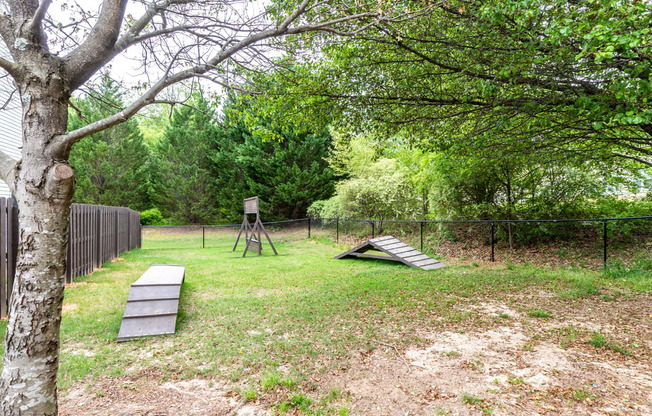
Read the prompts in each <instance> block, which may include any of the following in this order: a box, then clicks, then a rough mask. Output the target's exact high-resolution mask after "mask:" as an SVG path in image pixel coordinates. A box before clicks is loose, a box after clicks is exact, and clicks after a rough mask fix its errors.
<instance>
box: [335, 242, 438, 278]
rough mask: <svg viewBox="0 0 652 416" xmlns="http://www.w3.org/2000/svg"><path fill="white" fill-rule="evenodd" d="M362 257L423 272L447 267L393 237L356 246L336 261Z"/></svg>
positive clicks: (337, 257)
mask: <svg viewBox="0 0 652 416" xmlns="http://www.w3.org/2000/svg"><path fill="white" fill-rule="evenodd" d="M370 252H371V253H370ZM373 252H376V253H378V252H379V254H373ZM380 253H383V254H380ZM360 257H362V258H367V259H377V260H390V261H397V262H400V263H403V264H405V265H408V266H410V267H418V268H420V269H423V270H432V269H441V268H442V267H446V265H445V264H444V263H440V262H438V261H437V260H435V259H433V258H432V257H430V256H428V255H426V254H423V253H422V252H420V251H419V250H416V249H414V248H413V247H410V246H408V245H407V244H405V243H403V242H402V241H400V240H399V239H397V238H396V237H393V236H391V235H388V236H386V237H378V238H374V239H371V240H367V241H365V242H364V243H362V244H360V245H359V246H356V247H354V248H352V249H351V250H349V251H346V252H344V253H342V254H340V255H338V256H335V258H336V259H351V258H360Z"/></svg>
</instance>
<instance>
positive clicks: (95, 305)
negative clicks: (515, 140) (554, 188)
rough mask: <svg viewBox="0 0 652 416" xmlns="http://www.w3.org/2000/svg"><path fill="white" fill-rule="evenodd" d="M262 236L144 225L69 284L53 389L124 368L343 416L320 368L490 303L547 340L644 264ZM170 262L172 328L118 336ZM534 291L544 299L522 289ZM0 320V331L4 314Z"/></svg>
mask: <svg viewBox="0 0 652 416" xmlns="http://www.w3.org/2000/svg"><path fill="white" fill-rule="evenodd" d="M273 239H274V243H275V245H276V248H277V250H278V252H279V254H280V255H279V256H273V255H270V253H271V250H270V249H269V248H268V246H266V245H265V246H264V249H263V253H264V255H263V256H262V257H257V256H251V257H247V258H245V259H243V258H242V257H240V255H241V252H242V251H241V247H239V248H238V250H237V252H235V253H234V252H232V251H231V249H232V246H233V242H234V235H233V234H232V233H224V234H220V233H215V234H211V235H210V238H209V239H208V247H207V248H201V247H200V245H201V237H199V238H198V237H197V234H187V233H175V232H159V231H150V232H148V233H147V234H146V235H145V238H144V240H143V248H142V249H138V250H134V251H132V252H130V253H125V254H124V255H123V257H122V258H121V259H116V260H115V261H113V262H111V263H108V264H106V265H105V266H104V267H103V269H102V270H99V271H96V272H94V273H93V274H92V275H90V276H87V277H85V278H82V279H80V280H79V282H78V283H75V284H73V285H71V286H69V287H67V288H66V292H65V301H64V312H63V321H62V329H61V336H62V345H61V367H60V374H59V385H60V388H61V389H62V395H65V394H66V392H67V391H68V390H69V389H70V388H71V387H72V386H79V385H85V386H86V387H85V389H86V391H90V392H91V393H93V394H95V395H96V397H98V398H99V397H102V396H103V395H104V394H105V392H103V391H101V387H96V386H100V382H101V381H102V380H106V379H119V378H120V377H126V376H133V375H138V376H139V377H141V376H142V377H144V378H147V377H150V378H154V379H156V380H157V382H159V383H163V382H166V381H175V380H191V379H207V380H221V381H224V382H225V383H227V384H229V385H230V386H232V387H231V388H232V389H233V391H235V392H237V393H238V394H239V396H238V397H239V399H241V400H244V401H247V400H248V401H250V402H258V403H261V405H262V406H264V407H265V406H266V407H268V408H272V409H274V410H275V411H276V412H280V413H283V412H285V411H293V412H299V413H311V412H312V413H315V414H321V413H323V414H328V413H335V414H337V413H339V414H347V413H348V412H349V407H351V404H350V402H351V400H352V399H351V398H348V399H347V398H346V397H345V396H346V395H345V394H344V393H343V392H341V391H339V390H337V389H335V390H332V389H331V390H328V389H329V388H330V387H328V386H320V385H319V380H320V375H322V376H326V375H328V374H334V373H336V372H338V371H339V372H341V371H347V369H351V368H352V367H354V366H356V365H358V363H359V361H360V357H361V356H362V357H366V356H368V355H369V354H372V353H374V352H375V351H377V350H379V349H381V348H382V349H383V350H384V349H385V347H386V346H387V345H389V346H391V348H394V350H392V349H388V350H387V354H388V356H389V357H393V355H392V354H395V353H396V354H398V353H402V352H403V351H405V350H406V349H407V348H419V347H426V346H427V345H428V344H429V343H431V341H432V339H431V338H430V337H428V336H427V335H426V332H424V329H433V330H435V329H436V330H437V331H448V332H447V333H464V332H465V331H467V332H468V331H480V330H486V329H490V328H493V327H495V326H496V325H499V324H500V325H503V323H504V322H506V321H509V319H510V316H509V314H506V313H499V314H492V313H488V312H487V311H486V310H484V311H483V310H481V309H474V306H473V305H476V304H479V303H482V302H485V301H487V300H489V299H498V300H500V301H501V302H503V304H505V305H509V307H510V308H512V309H511V310H514V311H515V312H514V314H521V313H522V315H523V317H524V318H523V322H526V321H527V322H529V323H532V325H530V326H527V327H526V329H525V330H524V331H525V333H527V334H530V335H532V336H533V337H534V339H535V340H536V339H541V338H537V337H540V336H543V335H545V334H543V333H540V332H537V331H539V329H538V328H537V322H543V321H546V322H548V321H550V320H561V318H562V316H563V317H564V320H566V319H567V316H570V315H567V314H569V313H572V311H571V310H570V309H568V307H569V305H585V304H586V303H587V302H589V303H595V304H604V305H606V307H607V308H608V307H609V305H610V304H614V303H616V301H617V300H619V299H631V298H632V297H636V296H639V295H638V294H639V293H643V296H647V295H645V293H646V292H649V290H650V288H651V287H652V273H650V268H651V264H650V263H652V262H651V261H650V260H649V259H648V260H647V261H646V259H642V260H641V261H639V262H638V263H637V266H636V267H633V268H632V269H627V270H623V269H618V270H616V271H612V272H611V273H606V274H605V273H603V272H594V271H589V270H579V269H568V270H565V269H557V270H554V269H544V268H536V267H533V266H528V265H524V266H513V265H509V264H507V265H505V264H493V265H491V264H481V265H478V264H472V265H452V266H451V267H448V268H445V269H441V270H436V271H422V270H417V269H413V268H409V267H406V266H403V265H399V264H393V263H389V262H382V261H373V260H372V261H366V260H334V259H333V256H335V255H336V254H338V253H340V252H341V251H343V250H344V249H345V248H346V247H344V246H338V245H336V244H334V243H331V242H328V241H326V240H322V239H319V238H316V239H312V240H308V239H305V238H304V237H301V236H295V235H292V234H291V233H288V234H284V235H275V236H273ZM242 248H243V246H242ZM442 260H443V261H444V262H446V261H447V259H442ZM170 263H171V264H185V265H186V280H185V282H184V284H183V288H182V292H181V302H180V312H179V316H178V321H177V333H176V334H175V335H173V336H164V337H158V338H151V339H142V340H137V341H131V342H126V343H119V344H118V343H116V342H115V339H116V337H117V334H118V330H119V327H120V322H121V318H122V313H123V311H124V306H125V301H126V298H127V294H128V292H129V286H130V285H131V283H133V282H134V281H135V280H136V279H137V278H138V277H139V276H140V275H141V274H142V273H143V272H144V271H145V270H146V269H147V268H148V267H149V266H150V265H152V264H170ZM542 292H543V293H545V294H546V296H543V297H537V296H532V294H536V293H542ZM598 308H599V307H598ZM651 313H652V312H651ZM650 316H651V317H652V315H650ZM649 323H650V322H649V321H648V325H649ZM642 324H645V322H642ZM0 325H2V326H1V327H0V329H2V332H3V333H4V327H5V326H6V322H4V321H3V322H2V323H0ZM513 325H516V324H515V323H514V324H513ZM570 326H571V327H572V328H574V330H575V331H576V332H575V333H573V334H575V335H572V334H571V335H568V333H564V332H563V331H564V330H565V328H566V329H567V328H568V325H567V326H563V325H562V326H561V327H560V328H561V329H560V330H557V329H554V330H551V331H556V332H554V336H555V337H556V338H555V339H557V341H558V343H563V342H570V345H575V344H573V342H575V341H577V342H580V341H581V340H582V339H583V338H582V337H584V338H586V337H591V336H593V337H594V338H595V333H593V332H591V331H589V330H586V329H585V328H584V329H582V328H581V327H579V326H577V325H575V326H573V325H570ZM571 332H572V331H571ZM533 334H534V335H533ZM536 334H539V335H536ZM535 335H536V336H535ZM628 339H629V341H626V342H625V341H622V342H621V341H617V340H615V338H614V335H613V334H611V335H610V334H607V336H606V340H605V342H604V343H602V344H601V347H604V346H605V345H619V347H618V348H620V349H621V350H623V351H630V352H633V354H631V355H632V356H641V355H645V356H649V353H648V352H647V351H648V349H647V348H648V347H646V346H645V345H644V343H642V342H641V341H640V340H638V339H637V338H636V337H629V338H628ZM609 340H612V341H609ZM609 342H611V344H609ZM535 344H536V343H534V344H532V345H535ZM584 344H586V342H584V341H582V345H584ZM586 345H587V348H594V349H595V348H597V347H592V346H591V345H590V344H586ZM383 346H385V347H383ZM581 348H584V347H583V346H582V347H581ZM611 352H613V351H611ZM646 354H648V355H646ZM397 362H398V365H399V367H398V368H400V365H401V362H400V361H397ZM408 367H409V365H408ZM512 385H513V384H512ZM578 394H579V393H578ZM587 394H588V393H587ZM580 395H581V394H580ZM467 396H468V395H467ZM467 396H463V398H462V399H461V400H462V401H461V402H460V403H462V404H463V405H465V406H467V407H469V406H470V407H472V408H475V409H479V410H483V409H484V408H485V407H486V408H489V407H490V406H489V405H488V404H486V403H487V402H483V401H482V400H483V399H478V400H480V401H478V402H476V401H474V400H475V399H473V398H472V399H469V398H468V397H467ZM586 397H589V398H590V397H591V396H590V395H587V396H586ZM483 403H485V404H483ZM70 414H72V413H70Z"/></svg>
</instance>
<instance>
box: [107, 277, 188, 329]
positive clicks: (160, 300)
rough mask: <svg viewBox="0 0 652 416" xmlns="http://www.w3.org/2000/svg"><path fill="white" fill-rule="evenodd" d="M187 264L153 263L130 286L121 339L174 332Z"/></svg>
mask: <svg viewBox="0 0 652 416" xmlns="http://www.w3.org/2000/svg"><path fill="white" fill-rule="evenodd" d="M185 274H186V268H185V267H184V266H180V265H171V264H157V265H153V266H151V267H150V268H149V269H147V271H146V272H145V273H143V275H142V276H141V277H140V278H139V279H138V280H136V281H135V282H134V283H133V284H132V285H131V289H130V290H129V297H128V298H127V306H126V307H125V313H124V315H123V317H122V324H121V325H120V332H119V333H118V341H128V340H130V339H134V338H140V337H151V336H155V335H166V334H174V329H175V326H176V324H177V312H178V311H179V295H180V293H181V284H182V283H183V280H184V278H185Z"/></svg>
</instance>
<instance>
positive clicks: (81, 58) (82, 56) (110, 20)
mask: <svg viewBox="0 0 652 416" xmlns="http://www.w3.org/2000/svg"><path fill="white" fill-rule="evenodd" d="M126 6H127V0H110V1H109V0H106V1H104V2H103V3H102V10H101V12H100V16H99V17H98V19H97V23H95V25H94V26H93V29H92V30H91V33H90V34H89V35H88V37H87V38H86V40H84V42H83V43H82V44H81V45H79V47H77V48H76V49H75V50H73V51H72V52H71V53H70V54H69V55H67V56H66V57H65V58H64V61H65V63H66V72H67V73H68V74H70V78H69V79H70V88H71V90H75V89H77V87H79V86H80V85H82V84H83V83H84V82H86V81H87V80H88V78H89V77H90V76H91V75H93V74H94V73H95V72H96V71H97V70H98V68H101V67H102V66H103V65H105V64H106V63H107V62H109V61H110V60H111V59H112V58H113V57H114V56H115V53H114V50H113V48H114V45H115V43H116V41H117V39H118V35H119V34H120V26H121V25H122V18H123V17H124V14H125V9H126Z"/></svg>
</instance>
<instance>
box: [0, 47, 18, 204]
mask: <svg viewBox="0 0 652 416" xmlns="http://www.w3.org/2000/svg"><path fill="white" fill-rule="evenodd" d="M0 56H2V57H3V58H5V59H11V55H9V50H8V49H7V47H6V46H5V44H4V42H2V40H0ZM15 89H16V87H15V85H14V82H13V80H12V79H11V77H10V76H9V75H8V74H7V73H6V72H5V71H4V70H2V69H0V150H2V151H3V152H5V153H6V154H8V155H9V156H11V157H13V158H14V159H16V160H18V159H20V148H21V146H22V141H23V140H22V130H23V129H22V119H23V117H22V109H21V106H20V98H19V96H18V94H17V92H16V91H15ZM9 195H10V192H9V187H8V186H7V184H6V183H4V182H3V181H2V180H0V197H3V196H4V197H7V196H9Z"/></svg>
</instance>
